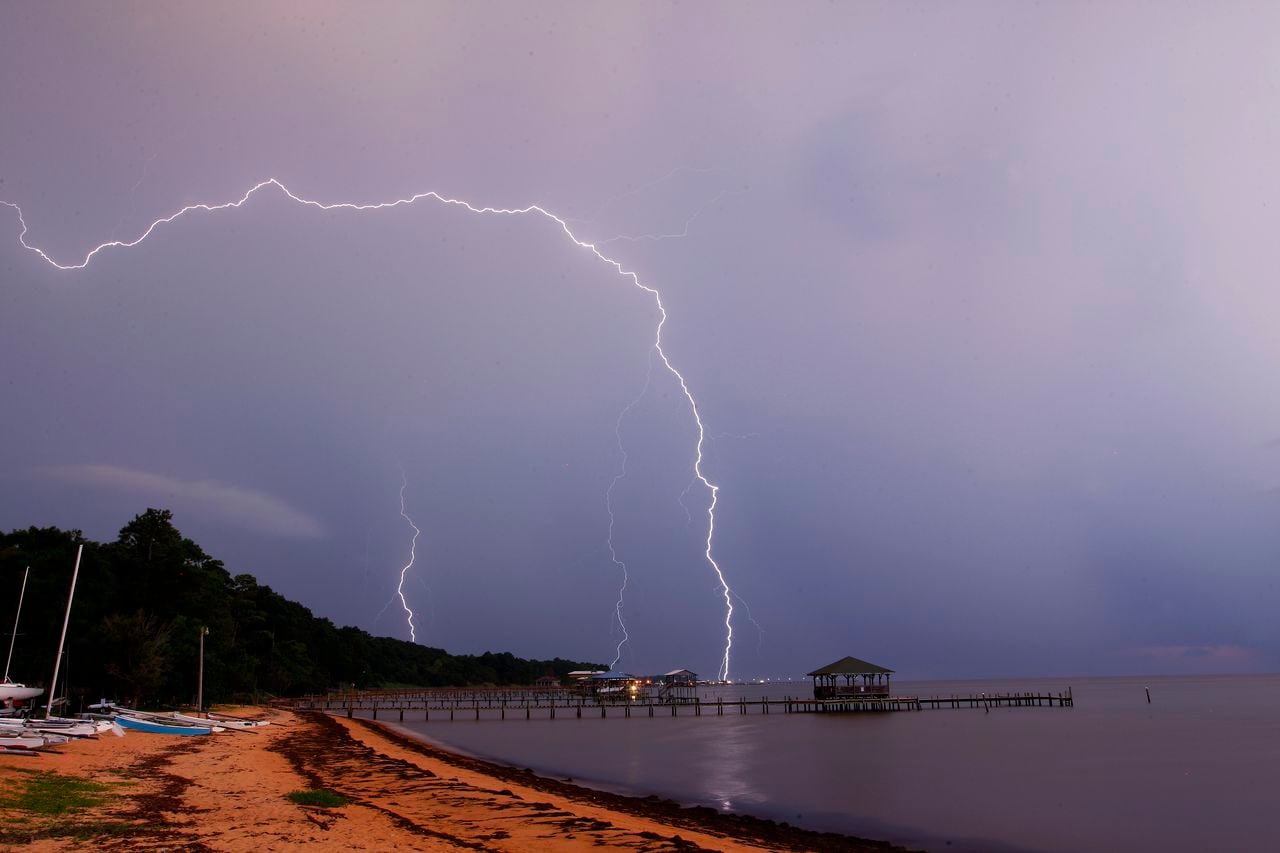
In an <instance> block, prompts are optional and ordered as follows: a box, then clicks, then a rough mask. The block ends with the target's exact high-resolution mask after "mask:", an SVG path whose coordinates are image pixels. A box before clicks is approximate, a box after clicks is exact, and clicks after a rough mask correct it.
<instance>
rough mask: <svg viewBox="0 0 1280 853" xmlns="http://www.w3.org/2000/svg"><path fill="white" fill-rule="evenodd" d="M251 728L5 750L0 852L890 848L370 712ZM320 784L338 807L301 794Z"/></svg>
mask: <svg viewBox="0 0 1280 853" xmlns="http://www.w3.org/2000/svg"><path fill="white" fill-rule="evenodd" d="M268 713H269V716H270V719H271V720H272V722H273V723H274V725H272V726H269V727H266V728H264V729H262V730H260V731H259V732H253V733H231V732H228V733H225V734H220V735H215V736H211V737H191V738H175V737H173V736H166V735H151V734H145V733H140V732H129V733H128V735H127V736H126V737H124V738H116V737H112V736H110V735H108V736H106V737H104V738H101V739H99V740H87V741H79V742H75V743H70V744H66V745H64V746H62V747H60V748H59V749H58V751H56V752H51V753H48V754H44V755H41V756H39V757H24V756H4V755H0V768H2V769H0V819H2V820H3V826H4V828H3V830H0V849H23V850H68V849H70V850H176V849H182V850H211V851H251V850H283V849H291V848H295V847H311V848H315V847H317V846H319V847H320V848H322V849H345V850H390V849H403V850H454V849H459V848H465V849H470V850H492V851H530V850H538V851H542V850H546V851H579V850H587V849H594V850H599V849H627V850H639V851H665V850H722V851H739V850H757V851H758V850H838V851H891V850H898V849H900V848H895V847H893V846H891V845H888V844H883V843H878V842H874V841H863V840H859V839H854V838H849V837H847V836H840V835H831V834H824V833H815V832H808V831H805V830H801V829H797V828H795V827H790V826H787V825H783V824H776V823H773V822H771V821H764V820H757V819H755V818H750V817H740V816H735V815H723V814H719V813H717V812H715V811H713V810H711V809H705V808H683V807H681V806H679V805H678V804H676V803H672V802H669V801H664V800H660V799H658V798H656V797H648V798H636V797H625V796H620V795H617V794H611V793H605V792H600V791H594V790H591V789H587V788H583V787H580V786H577V785H573V784H571V783H568V782H564V781H559V780H555V779H547V778H543V777H539V776H537V775H535V774H533V773H531V772H529V771H526V770H520V769H516V768H510V767H504V766H501V765H497V764H493V763H490V762H486V761H481V760H478V759H474V758H469V757H466V756H461V755H456V754H453V753H450V752H447V751H444V750H441V749H439V748H436V747H434V746H431V745H429V744H425V743H423V742H421V741H418V740H416V739H412V738H409V737H406V736H405V735H403V734H400V733H399V732H397V731H395V730H394V729H392V728H390V727H387V726H383V725H380V724H378V723H374V722H370V721H365V720H347V719H341V718H333V717H329V716H325V715H321V714H294V713H290V712H287V711H270V712H268ZM40 773H52V774H58V775H59V776H60V777H69V778H81V779H89V780H93V781H95V782H98V783H101V784H102V785H103V786H104V789H103V790H102V791H101V792H100V793H99V794H97V796H99V797H101V798H102V802H100V803H99V804H97V805H92V806H89V807H87V808H84V809H81V810H77V811H72V812H68V813H64V814H60V815H57V814H39V813H34V812H33V811H32V810H31V809H30V808H26V807H23V806H22V803H21V802H20V799H19V798H20V796H21V794H22V792H23V790H24V786H26V785H28V784H29V782H30V780H32V779H33V778H35V777H36V776H37V774H40ZM320 788H323V789H328V790H330V791H333V792H335V793H337V794H339V795H341V796H342V797H344V798H345V799H346V800H347V801H348V803H347V804H346V805H343V806H340V807H333V808H321V807H316V806H305V805H298V804H296V803H295V802H293V801H291V800H290V799H288V798H287V795H288V794H289V793H290V792H294V791H300V790H308V789H320Z"/></svg>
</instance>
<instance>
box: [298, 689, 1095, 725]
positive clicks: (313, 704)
mask: <svg viewBox="0 0 1280 853" xmlns="http://www.w3.org/2000/svg"><path fill="white" fill-rule="evenodd" d="M286 704H287V705H288V707H290V708H291V709H293V710H300V711H325V712H328V713H339V714H341V713H345V714H346V716H348V717H352V716H355V715H356V714H357V713H359V714H360V715H361V716H365V715H369V716H371V717H372V718H373V719H375V720H376V719H379V715H381V718H382V719H384V720H391V721H397V722H405V721H406V720H409V721H425V722H429V721H431V720H433V719H435V720H508V719H510V720H516V719H525V720H533V719H539V720H544V719H549V720H555V719H582V718H583V717H599V718H601V719H608V718H610V717H613V718H615V719H616V718H621V719H628V718H631V717H655V716H671V717H681V716H685V717H703V716H716V717H723V716H725V714H726V713H727V714H737V715H743V716H745V715H748V714H856V713H891V712H895V711H925V710H947V709H953V710H960V709H970V710H973V709H979V708H980V709H983V710H984V711H989V710H991V709H992V708H1072V707H1074V706H1075V701H1074V699H1073V697H1072V695H1071V690H1070V688H1068V689H1067V690H1065V691H1063V692H1059V693H970V694H967V695H963V696H961V695H951V696H930V697H922V696H860V697H840V698H832V699H817V698H811V697H796V696H784V697H782V698H780V699H770V698H760V699H746V698H737V699H733V698H731V699H728V700H726V699H723V698H716V699H712V700H707V699H702V698H693V699H687V700H681V701H651V700H647V699H637V700H631V701H628V700H626V699H616V700H605V701H602V700H600V699H598V698H596V697H584V696H580V695H577V694H574V693H572V692H571V691H568V690H547V689H545V688H529V689H524V688H518V687H512V688H495V689H479V690H464V689H439V690H372V691H352V692H342V693H328V694H324V695H313V696H305V697H303V698H300V699H294V700H290V701H289V702H287V703H286Z"/></svg>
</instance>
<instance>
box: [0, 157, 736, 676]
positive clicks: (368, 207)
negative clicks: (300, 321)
mask: <svg viewBox="0 0 1280 853" xmlns="http://www.w3.org/2000/svg"><path fill="white" fill-rule="evenodd" d="M272 187H274V188H275V189H276V190H278V191H279V192H281V193H282V194H284V195H285V196H286V197H287V198H289V199H290V200H292V201H294V202H296V203H297V204H299V205H302V206H304V207H311V208H315V209H316V210H322V211H336V210H350V211H356V212H363V211H373V210H386V209H391V208H397V207H407V206H409V205H412V204H414V203H416V202H418V201H422V200H424V199H429V200H432V201H436V202H439V203H440V204H444V205H448V206H452V207H460V208H463V209H465V210H467V211H469V212H471V213H474V214H485V215H494V216H525V215H536V216H541V217H543V218H545V219H548V220H550V221H551V222H553V223H555V224H556V225H557V226H558V227H559V228H560V230H561V231H562V232H563V233H564V235H565V236H566V237H568V238H569V240H570V241H572V242H573V244H574V245H575V246H577V247H579V248H581V249H585V250H586V251H588V252H590V253H591V254H592V255H594V256H595V257H596V258H598V259H599V260H600V261H601V262H602V263H604V264H606V265H608V266H609V267H612V268H613V270H614V271H615V272H616V273H617V274H618V275H619V276H621V277H622V278H624V279H627V280H629V281H630V282H631V283H632V284H633V285H634V286H635V287H637V288H639V289H640V290H643V291H644V292H645V293H648V294H649V295H650V296H652V297H653V301H654V306H655V307H656V308H657V310H658V318H659V319H658V323H657V326H656V328H655V329H654V350H655V351H656V352H657V353H658V357H659V358H660V359H661V360H662V364H663V366H664V367H665V368H666V369H667V371H668V372H669V373H670V374H671V375H672V376H673V377H674V378H675V379H676V381H677V382H678V383H679V385H680V391H681V393H682V394H683V395H684V398H685V400H686V401H687V402H688V404H689V410H690V413H691V414H692V415H693V420H694V423H695V424H696V426H697V433H698V440H697V444H696V445H695V448H694V463H693V470H694V476H695V479H697V480H698V481H699V482H700V483H702V485H703V487H704V488H705V489H706V490H707V492H708V493H709V495H710V501H709V503H708V506H707V536H706V539H705V541H704V548H703V556H704V557H705V559H706V561H707V564H708V565H709V566H710V567H711V569H712V570H713V571H714V572H715V576H716V580H717V581H718V583H719V586H720V590H721V595H722V597H723V599H724V614H725V615H724V627H725V644H724V655H723V657H722V659H721V663H720V668H719V672H718V676H719V678H720V679H721V680H727V679H728V678H729V663H730V656H731V654H732V651H733V612H734V607H733V598H734V593H733V591H732V590H731V589H730V587H729V583H728V580H727V579H726V577H725V574H724V570H723V569H722V568H721V566H720V564H719V563H718V562H716V559H715V555H714V547H713V546H714V543H715V532H716V506H717V504H718V503H719V497H720V487H719V486H717V485H716V484H714V483H713V482H711V480H709V479H708V478H707V476H706V474H705V473H704V472H703V470H702V462H703V445H704V443H705V441H706V438H707V434H706V427H705V426H704V425H703V422H702V415H701V413H700V412H699V410H698V401H697V400H696V399H695V398H694V396H693V392H692V391H691V390H690V388H689V384H688V382H687V381H686V380H685V377H684V374H682V373H681V372H680V371H679V370H678V369H677V368H676V366H675V365H674V364H673V363H672V361H671V359H670V357H668V355H667V352H666V350H665V349H663V346H662V331H663V328H664V327H665V326H666V323H667V309H666V306H665V305H664V304H663V301H662V294H661V293H660V292H659V291H658V290H657V289H656V288H654V287H652V286H650V285H648V284H645V283H644V282H643V281H641V279H640V276H639V274H638V273H636V272H634V271H633V270H629V269H627V268H625V267H624V266H623V265H622V262H621V261H617V260H614V259H613V258H611V257H609V256H607V255H605V254H604V253H603V252H602V251H601V250H600V248H599V246H598V245H597V244H596V243H592V242H588V241H586V240H582V239H579V238H578V237H577V235H575V234H574V232H573V230H572V229H571V228H570V227H569V223H568V221H567V220H566V219H564V218H562V217H560V216H557V215H556V214H554V213H552V212H551V211H549V210H547V209H546V208H544V207H541V206H540V205H536V204H530V205H527V206H525V207H518V208H501V207H487V206H486V207H477V206H475V205H473V204H471V203H470V202H467V201H464V200H462V199H456V198H450V197H448V196H444V195H441V194H440V193H437V192H423V193H416V194H414V195H411V196H407V197H404V198H398V199H395V200H393V201H386V202H374V203H357V202H332V203H327V202H319V201H315V200H312V199H308V198H304V197H302V196H299V195H296V194H294V192H293V191H292V190H290V189H289V188H288V187H286V186H285V185H284V184H283V183H282V182H281V181H279V180H277V179H276V178H268V179H267V180H264V181H260V182H259V183H257V184H254V185H253V186H252V187H250V188H249V189H248V190H247V191H246V192H245V193H244V194H243V195H242V196H240V198H238V199H236V200H234V201H228V202H222V203H219V204H210V203H200V204H190V205H187V206H185V207H183V208H181V209H180V210H178V211H177V212H176V213H172V214H170V215H168V216H165V217H161V218H160V219H157V220H155V221H154V222H152V223H151V224H150V225H148V226H147V227H146V229H144V230H143V232H142V234H140V235H139V236H138V237H136V238H135V239H133V240H127V241H126V240H110V241H107V242H105V243H101V244H99V245H97V246H95V247H94V248H92V249H90V250H89V251H88V253H86V254H85V256H84V258H83V259H82V260H80V261H78V262H75V263H63V262H60V261H58V260H56V259H54V258H53V257H52V256H50V255H49V254H48V253H47V252H45V251H44V250H43V249H41V248H40V247H39V246H36V245H33V244H31V243H28V242H27V232H28V230H29V229H28V226H27V221H26V218H25V217H24V215H23V212H22V208H21V207H19V206H18V205H17V204H14V203H13V202H8V201H0V204H2V205H4V206H5V207H10V208H13V210H14V211H15V212H16V213H17V215H18V223H19V224H20V225H21V231H20V232H19V234H18V241H19V243H21V244H22V246H23V247H24V248H26V249H28V250H30V251H32V252H34V253H35V254H37V255H39V256H40V257H41V258H42V259H43V260H44V261H46V262H47V263H49V264H50V265H51V266H53V267H55V268H57V269H59V270H79V269H84V268H85V267H87V266H88V265H89V263H90V262H91V261H92V260H93V259H94V258H95V257H97V256H98V254H99V253H101V252H104V251H106V250H107V249H116V248H119V249H129V248H133V247H134V246H137V245H138V244H140V243H142V242H143V241H144V240H146V239H147V238H148V237H150V236H151V235H152V234H153V233H154V232H155V230H156V229H157V228H159V227H160V226H162V225H167V224H169V223H171V222H173V221H174V220H176V219H178V218H179V217H182V216H185V215H187V214H188V213H195V212H205V213H214V212H216V211H220V210H230V209H238V208H240V207H242V206H243V205H244V204H245V203H246V202H248V201H249V199H250V198H252V197H253V196H254V195H256V194H257V193H259V192H260V191H262V190H264V189H268V188H272ZM407 518H408V517H407V516H406V519H407ZM410 524H412V522H410ZM414 529H415V530H417V528H416V527H415V528H414ZM415 538H416V534H415ZM411 564H412V561H411ZM407 569H408V567H406V569H405V570H406V571H407ZM407 609H408V608H407V605H406V610H407ZM411 624H412V623H411Z"/></svg>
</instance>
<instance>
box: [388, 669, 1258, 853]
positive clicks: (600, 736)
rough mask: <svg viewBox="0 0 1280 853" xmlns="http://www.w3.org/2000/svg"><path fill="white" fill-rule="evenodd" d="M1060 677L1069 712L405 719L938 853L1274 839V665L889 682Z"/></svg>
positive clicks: (550, 761) (572, 769) (573, 765)
mask: <svg viewBox="0 0 1280 853" xmlns="http://www.w3.org/2000/svg"><path fill="white" fill-rule="evenodd" d="M1068 685H1069V686H1070V687H1071V688H1072V690H1073V692H1074V695H1075V699H1076V706H1075V708H1068V709H1058V708H1053V709H1050V708H1012V709H999V710H996V709H993V710H991V711H990V712H989V713H987V712H984V711H982V710H981V709H979V710H968V709H966V710H949V709H948V710H937V711H921V712H917V713H892V714H844V715H841V714H780V713H775V714H770V715H769V716H763V715H751V716H746V717H743V716H738V715H737V714H736V713H735V714H730V713H729V711H728V710H726V712H725V716H723V717H716V716H714V715H712V716H702V717H697V718H695V717H693V716H692V714H689V715H687V716H680V717H678V718H675V719H672V718H671V717H670V716H666V717H663V716H656V717H654V718H652V719H650V718H648V717H633V718H631V719H622V718H621V716H620V712H619V713H618V714H617V715H613V714H611V715H610V717H609V718H608V719H605V720H601V719H599V718H598V717H596V718H589V717H584V718H583V719H581V720H579V719H576V718H567V719H566V718H564V717H561V718H559V719H556V720H554V721H552V720H531V721H526V720H523V719H519V720H506V721H497V720H493V721H487V720H482V721H480V722H475V721H462V720H459V721H457V722H447V721H442V722H436V721H434V720H433V721H432V722H430V723H422V722H416V723H410V722H406V724H405V726H406V728H408V729H410V730H411V731H413V732H414V733H416V734H419V735H422V736H425V737H428V738H430V739H432V740H435V741H437V742H439V743H441V744H444V745H446V746H449V747H453V748H456V749H461V750H463V751H465V752H468V753H471V754H473V755H477V756H481V757H485V758H490V759H493V760H496V761H501V762H505V763H508V764H512V765H516V766H520V767H530V768H533V769H534V770H537V771H539V772H541V773H543V774H544V775H550V776H556V777H561V778H563V777H571V778H573V779H574V780H575V781H577V782H580V783H584V784H588V785H595V786H598V787H602V788H608V789H611V790H619V791H624V792H628V793H635V794H641V795H647V794H659V795H662V796H666V797H671V798H673V799H676V800H680V801H682V802H686V803H697V804H702V805H709V806H713V807H716V808H719V809H725V810H732V811H739V812H746V813H750V814H755V815H760V816H762V817H769V818H774V819H776V820H785V821H789V822H791V823H794V824H797V825H801V826H805V827H809V828H812V829H822V830H835V831H840V832H847V833H852V834H855V835H862V836H866V837H872V838H881V839H887V840H890V841H894V842H897V843H899V844H905V845H908V846H911V847H917V848H923V849H926V850H1009V851H1015V850H1048V851H1083V850H1120V849H1123V850H1134V851H1146V850H1150V851H1156V850H1159V851H1182V850H1186V851H1193V850H1194V851H1206V850H1221V851H1225V850H1280V815H1278V814H1277V807H1278V806H1280V676H1214V677H1203V678H1169V677H1162V678H1094V679H1065V680H1057V681H1035V680H1017V681H984V682H948V683H943V682H917V683H910V682H905V683H901V684H896V685H895V692H896V693H898V694H901V695H919V696H934V695H951V694H953V693H956V694H962V695H967V694H969V693H973V692H979V691H986V692H989V693H990V692H1004V691H1033V690H1047V691H1052V692H1055V693H1056V692H1057V691H1059V690H1063V689H1065V688H1066V687H1067V686H1068ZM1148 686H1149V687H1150V688H1151V698H1152V702H1151V704H1147V701H1146V694H1145V692H1144V688H1145V687H1148ZM809 693H811V691H809V690H808V685H802V684H793V685H787V686H784V687H779V686H776V685H771V686H769V687H765V688H760V687H738V688H734V687H726V688H711V689H707V690H704V696H706V697H708V698H714V697H715V696H716V695H721V696H723V697H724V698H725V699H726V700H727V699H730V698H736V697H737V696H740V695H743V694H745V695H747V696H749V697H753V698H754V697H759V696H762V695H765V696H769V697H770V698H778V699H780V698H782V697H783V696H784V695H788V694H790V695H798V696H801V695H806V694H809Z"/></svg>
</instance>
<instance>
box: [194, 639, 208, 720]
mask: <svg viewBox="0 0 1280 853" xmlns="http://www.w3.org/2000/svg"><path fill="white" fill-rule="evenodd" d="M208 635H209V629H208V628H201V629H200V676H199V678H198V680H197V681H196V716H200V712H201V711H202V710H204V638H205V637H207V636H208Z"/></svg>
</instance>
